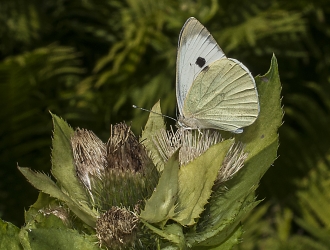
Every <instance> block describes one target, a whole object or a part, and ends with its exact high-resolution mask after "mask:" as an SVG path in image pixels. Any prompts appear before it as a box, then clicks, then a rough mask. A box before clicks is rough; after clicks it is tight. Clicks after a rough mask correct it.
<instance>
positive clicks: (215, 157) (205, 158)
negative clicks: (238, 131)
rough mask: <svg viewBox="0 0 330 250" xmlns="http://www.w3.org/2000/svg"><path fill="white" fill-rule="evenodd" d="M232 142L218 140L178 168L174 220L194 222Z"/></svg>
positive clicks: (209, 193) (187, 223) (185, 222)
mask: <svg viewBox="0 0 330 250" xmlns="http://www.w3.org/2000/svg"><path fill="white" fill-rule="evenodd" d="M233 143H234V141H233V140H226V141H223V142H220V143H218V144H216V145H214V146H212V147H210V148H209V149H208V150H207V151H206V152H205V153H204V154H202V155H201V156H199V157H197V158H196V159H194V160H193V161H192V162H190V163H188V164H187V165H186V166H182V167H181V168H180V171H179V193H178V205H177V207H176V209H175V213H176V216H175V217H174V218H173V219H174V220H175V221H177V222H179V223H180V224H181V225H184V226H187V225H193V224H195V223H196V219H197V218H198V217H199V216H200V214H201V213H202V211H203V210H204V206H205V204H206V203H207V201H208V199H209V198H210V196H211V193H212V187H213V185H214V181H215V180H216V178H217V175H218V171H219V170H220V168H221V166H222V162H223V160H224V158H225V156H226V154H227V153H228V150H229V148H230V146H231V145H232V144H233Z"/></svg>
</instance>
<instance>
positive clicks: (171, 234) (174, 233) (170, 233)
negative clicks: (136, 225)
mask: <svg viewBox="0 0 330 250" xmlns="http://www.w3.org/2000/svg"><path fill="white" fill-rule="evenodd" d="M141 221H142V222H143V223H144V225H145V226H146V227H147V228H149V229H150V230H151V231H153V232H154V233H156V234H158V235H159V236H161V237H162V238H164V239H166V240H168V241H170V242H171V243H174V244H175V245H177V246H182V245H183V244H184V243H183V242H184V235H183V232H182V228H181V226H179V225H178V224H171V225H168V226H166V227H165V228H164V230H162V229H159V228H157V227H155V226H153V225H151V224H149V223H148V222H147V221H145V220H143V219H142V220H141ZM162 249H177V247H175V246H173V245H172V244H171V245H169V246H166V247H165V248H162ZM179 249H182V248H179Z"/></svg>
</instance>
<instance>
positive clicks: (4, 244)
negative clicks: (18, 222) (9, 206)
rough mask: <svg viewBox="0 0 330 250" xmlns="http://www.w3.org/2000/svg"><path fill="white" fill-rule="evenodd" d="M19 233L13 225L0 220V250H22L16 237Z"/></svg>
mask: <svg viewBox="0 0 330 250" xmlns="http://www.w3.org/2000/svg"><path fill="white" fill-rule="evenodd" d="M19 231H20V229H19V228H18V227H16V226H15V225H13V224H11V223H10V222H5V221H3V220H1V219H0V249H10V250H21V249H23V247H22V246H21V244H20V240H19V236H18V234H19Z"/></svg>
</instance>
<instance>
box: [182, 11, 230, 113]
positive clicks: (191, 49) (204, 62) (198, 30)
mask: <svg viewBox="0 0 330 250" xmlns="http://www.w3.org/2000/svg"><path fill="white" fill-rule="evenodd" d="M222 57H225V55H224V53H223V52H222V50H221V48H220V47H219V45H218V44H217V42H216V41H215V40H214V38H213V37H212V35H211V34H210V32H208V30H207V29H206V28H205V27H204V26H203V25H202V24H201V23H200V22H199V21H198V20H197V19H195V18H193V17H191V18H189V19H188V20H187V21H186V23H185V24H184V26H183V28H182V30H181V32H180V36H179V44H178V55H177V76H176V96H177V102H178V108H179V112H180V115H183V105H184V100H185V98H186V97H187V93H188V91H189V89H190V88H191V85H192V83H193V82H194V80H195V79H196V78H197V76H198V75H199V74H200V72H201V71H202V70H203V69H204V68H205V67H207V66H208V65H210V64H211V63H213V62H215V61H217V60H219V59H220V58H222Z"/></svg>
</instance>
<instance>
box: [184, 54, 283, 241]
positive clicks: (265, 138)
mask: <svg viewBox="0 0 330 250" xmlns="http://www.w3.org/2000/svg"><path fill="white" fill-rule="evenodd" d="M256 83H257V88H258V93H259V98H260V115H259V117H258V119H257V121H256V122H255V123H254V124H253V125H251V126H249V127H248V128H246V129H245V130H244V132H243V134H241V135H237V136H236V138H235V139H236V141H242V142H243V143H244V144H245V145H246V146H245V151H246V152H247V153H248V154H249V155H248V158H247V160H246V161H245V166H244V167H243V168H242V169H241V170H240V171H239V172H238V173H237V174H236V175H235V176H234V177H233V178H232V179H231V180H229V181H227V182H226V183H225V187H226V190H223V189H219V190H216V191H215V193H214V194H213V195H212V197H211V199H210V202H209V205H208V206H207V209H206V210H205V213H204V214H203V215H202V217H201V219H200V221H199V224H198V226H197V231H200V232H198V233H197V234H196V235H195V236H193V234H192V236H191V238H189V241H196V242H202V241H205V240H206V239H208V238H210V239H211V238H212V237H214V236H215V235H218V233H219V232H220V231H222V230H223V232H224V233H226V230H227V228H226V227H227V226H231V225H235V223H236V225H237V224H238V223H239V220H240V219H241V218H242V216H243V214H244V213H245V212H249V210H251V209H252V208H253V207H254V206H255V205H256V204H257V203H256V202H255V201H254V191H255V189H256V188H257V186H258V183H259V181H260V178H261V177H262V175H263V174H264V173H265V172H266V170H267V169H268V168H269V167H270V165H271V164H272V163H273V162H274V160H275V159H276V152H277V148H278V135H277V129H278V127H279V126H280V125H281V122H282V109H281V105H280V90H281V86H280V81H279V75H278V70H277V62H276V58H275V56H273V58H272V63H271V68H270V70H269V72H268V73H267V74H266V75H265V76H262V77H257V79H256ZM249 207H250V208H249ZM242 210H243V211H242ZM244 210H245V211H244ZM242 212H244V213H242ZM218 237H219V236H218ZM219 239H221V237H219ZM222 239H224V238H222ZM206 242H207V241H205V242H203V244H204V243H206ZM212 242H213V243H215V242H214V241H212ZM220 243H221V242H220V241H219V242H218V244H220ZM191 244H195V243H193V242H191Z"/></svg>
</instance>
